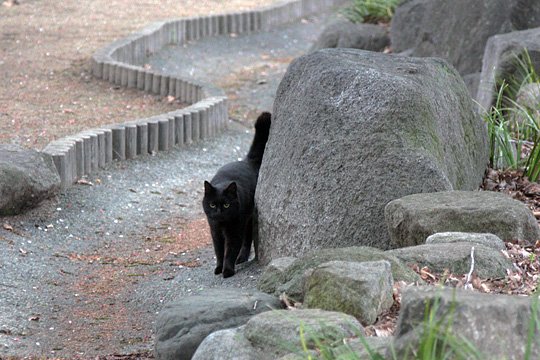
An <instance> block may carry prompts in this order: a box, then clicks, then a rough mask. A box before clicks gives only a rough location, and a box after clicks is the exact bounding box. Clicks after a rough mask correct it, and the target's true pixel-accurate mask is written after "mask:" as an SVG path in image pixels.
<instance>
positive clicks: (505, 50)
mask: <svg viewBox="0 0 540 360" xmlns="http://www.w3.org/2000/svg"><path fill="white" fill-rule="evenodd" d="M538 4H540V1H539V2H538ZM538 26H540V25H538ZM525 50H527V51H528V53H529V56H530V58H531V61H532V63H533V66H534V67H535V69H536V70H537V72H539V73H540V28H536V29H531V30H525V31H514V32H511V33H508V34H502V35H496V36H492V37H491V38H489V40H488V41H487V44H486V47H485V52H484V59H483V62H482V73H481V75H480V84H479V85H478V93H477V95H476V100H477V101H478V105H479V108H480V109H479V110H480V111H483V110H489V108H490V107H491V105H493V103H494V101H495V98H496V97H497V84H498V83H499V82H500V81H502V80H503V79H506V80H507V81H508V80H510V79H511V78H512V77H515V76H517V79H516V80H517V81H521V80H522V79H520V78H519V71H518V69H519V66H518V63H517V61H516V60H517V59H518V57H521V56H523V54H524V52H525Z"/></svg>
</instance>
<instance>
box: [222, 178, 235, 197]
mask: <svg viewBox="0 0 540 360" xmlns="http://www.w3.org/2000/svg"><path fill="white" fill-rule="evenodd" d="M236 190H237V187H236V182H234V181H233V182H232V183H230V184H229V186H227V188H226V189H225V191H224V192H225V193H227V194H231V195H233V196H236Z"/></svg>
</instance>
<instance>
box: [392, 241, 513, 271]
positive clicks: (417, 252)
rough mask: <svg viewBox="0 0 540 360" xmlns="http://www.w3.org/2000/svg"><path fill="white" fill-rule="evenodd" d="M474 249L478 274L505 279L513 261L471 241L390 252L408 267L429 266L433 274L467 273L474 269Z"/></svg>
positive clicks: (475, 267)
mask: <svg viewBox="0 0 540 360" xmlns="http://www.w3.org/2000/svg"><path fill="white" fill-rule="evenodd" d="M472 247H474V253H473V256H474V271H475V272H476V273H477V274H478V276H480V277H481V278H503V277H505V276H506V274H507V272H506V270H507V269H511V268H512V262H511V261H510V259H508V258H506V257H505V256H504V255H503V254H502V252H501V251H500V250H495V249H493V248H489V247H487V246H484V245H480V244H471V243H467V242H456V243H441V244H425V245H417V246H408V247H404V248H401V249H394V250H388V253H390V254H392V255H394V256H395V257H397V258H398V259H400V260H401V261H403V262H404V263H405V264H407V265H412V264H417V265H418V266H419V267H424V266H427V267H428V268H429V269H430V270H431V271H434V272H436V273H442V272H443V271H444V270H449V271H450V272H451V273H452V274H466V273H468V272H469V270H470V268H471V249H472Z"/></svg>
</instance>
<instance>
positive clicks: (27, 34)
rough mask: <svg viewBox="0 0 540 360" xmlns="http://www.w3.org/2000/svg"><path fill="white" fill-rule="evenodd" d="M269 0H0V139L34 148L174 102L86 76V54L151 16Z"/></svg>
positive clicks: (167, 16)
mask: <svg viewBox="0 0 540 360" xmlns="http://www.w3.org/2000/svg"><path fill="white" fill-rule="evenodd" d="M273 2H276V0H257V1H255V0H227V1H220V0H200V1H197V0H175V1H173V0H92V1H77V0H62V1H52V0H44V1H39V0H18V1H14V0H6V1H2V0H0V3H2V5H1V6H0V49H1V50H0V143H15V144H19V145H23V146H25V147H31V148H36V149H41V148H43V147H44V146H45V145H46V144H47V143H48V142H50V141H51V140H53V139H55V138H58V137H62V136H65V135H68V134H72V133H76V132H78V131H80V130H83V129H87V128H91V127H95V126H98V125H102V124H110V123H115V122H116V123H118V122H124V121H127V120H133V119H137V118H143V117H147V116H150V115H155V114H159V113H163V112H168V111H172V110H174V109H176V108H179V107H181V106H182V104H179V103H178V102H176V101H171V102H169V101H167V100H166V99H163V98H161V97H158V96H152V95H147V94H144V93H142V92H139V91H137V90H127V89H122V88H119V87H115V86H112V85H111V84H109V83H107V82H104V81H96V80H94V79H92V78H91V76H90V74H89V65H88V59H89V57H90V56H91V55H92V53H93V52H94V51H96V50H97V49H99V48H100V47H102V46H105V45H107V44H109V43H110V42H112V41H114V40H116V39H118V38H121V37H123V36H126V35H127V34H129V33H131V32H133V31H135V30H137V29H139V28H141V27H144V26H145V25H148V24H149V23H151V22H153V21H159V20H163V19H170V18H177V17H184V16H192V15H204V14H215V13H220V12H228V11H237V10H246V9H251V8H255V7H261V6H264V5H266V4H270V3H273Z"/></svg>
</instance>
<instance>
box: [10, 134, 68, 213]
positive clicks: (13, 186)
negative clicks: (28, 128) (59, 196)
mask: <svg viewBox="0 0 540 360" xmlns="http://www.w3.org/2000/svg"><path fill="white" fill-rule="evenodd" d="M59 189H60V176H59V175H58V173H57V171H56V168H55V166H54V163H53V161H52V159H51V158H50V157H49V156H47V155H45V154H42V153H39V152H37V151H35V150H31V149H24V148H22V147H20V146H17V145H10V144H0V216H3V215H16V214H19V213H21V212H22V211H23V210H25V209H28V208H31V207H35V206H36V205H38V204H39V203H40V202H41V201H43V200H44V199H47V198H50V197H51V196H53V195H54V194H56V193H57V191H58V190H59Z"/></svg>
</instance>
